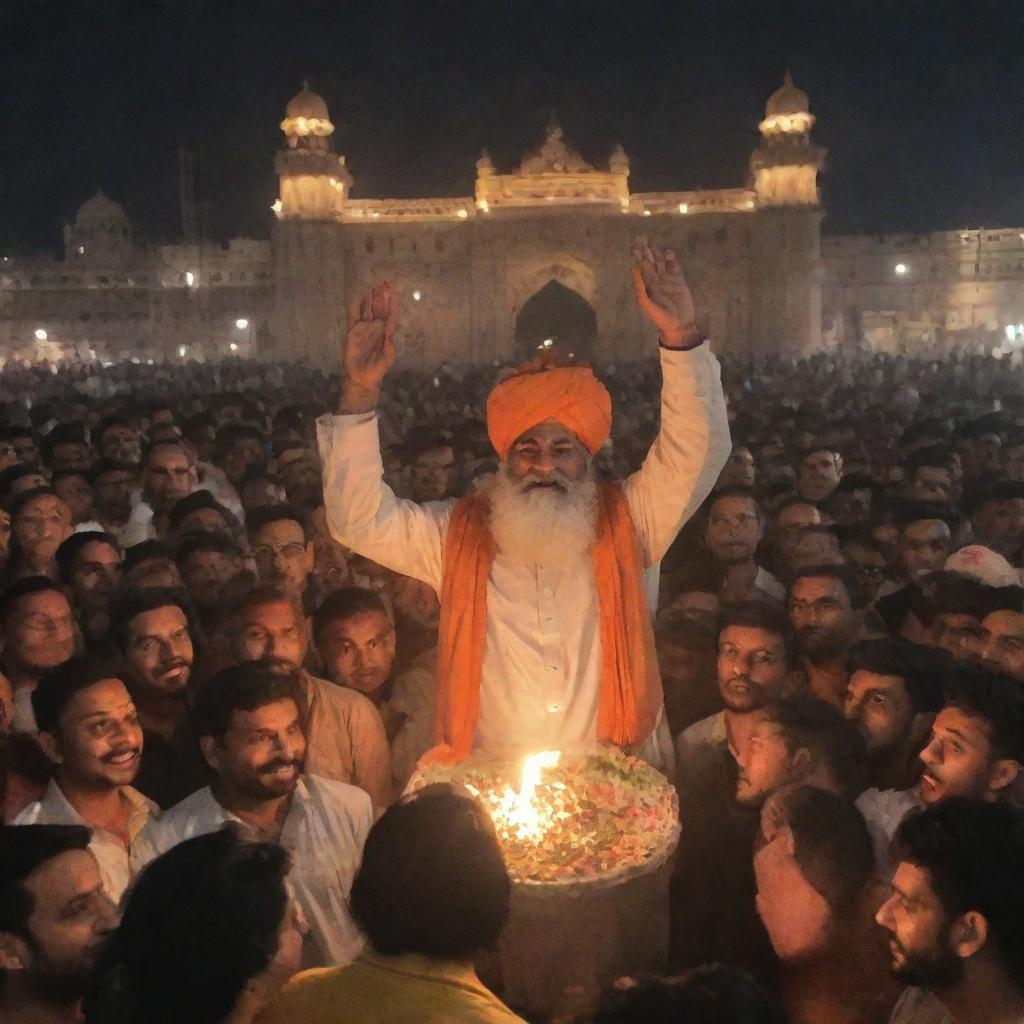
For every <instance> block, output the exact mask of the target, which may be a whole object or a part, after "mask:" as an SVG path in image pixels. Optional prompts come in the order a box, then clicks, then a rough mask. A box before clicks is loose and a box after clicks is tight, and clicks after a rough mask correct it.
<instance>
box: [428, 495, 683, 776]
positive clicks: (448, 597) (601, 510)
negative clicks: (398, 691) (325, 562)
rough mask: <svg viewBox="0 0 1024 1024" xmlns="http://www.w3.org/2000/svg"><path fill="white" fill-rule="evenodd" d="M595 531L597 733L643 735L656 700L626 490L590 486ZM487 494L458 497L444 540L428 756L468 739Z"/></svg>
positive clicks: (481, 614) (453, 754) (480, 654)
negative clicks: (594, 494)
mask: <svg viewBox="0 0 1024 1024" xmlns="http://www.w3.org/2000/svg"><path fill="white" fill-rule="evenodd" d="M598 495H599V497H598V536H597V540H596V542H595V543H594V546H593V547H592V548H591V558H592V559H593V563H594V578H595V580H596V582H597V596H598V604H599V607H600V615H601V633H600V635H601V703H600V711H599V713H598V723H597V732H598V739H601V740H610V741H611V742H612V743H615V744H616V745H618V746H627V745H636V744H639V743H642V742H643V741H644V740H645V739H647V737H648V736H649V735H650V734H651V733H652V732H653V731H654V726H655V723H656V721H657V718H658V713H659V711H660V710H661V706H662V700H663V698H662V691H661V676H660V673H659V672H658V662H657V658H656V657H655V651H654V630H653V629H652V627H651V619H650V615H649V613H648V609H647V601H646V598H645V595H644V558H643V550H642V548H641V545H640V541H639V538H638V537H637V535H636V531H635V530H634V528H633V521H632V519H631V517H630V514H629V506H628V505H627V504H626V498H625V495H624V494H623V493H622V490H621V488H620V487H619V486H618V485H617V484H614V483H604V484H601V485H600V487H599V491H598ZM487 522H488V501H487V497H486V495H482V494H471V495H467V496H466V497H464V498H462V499H461V500H460V501H459V502H458V504H457V505H456V506H455V508H454V510H453V511H452V518H451V522H450V524H449V527H448V534H447V537H446V539H445V550H444V576H443V579H442V582H441V627H440V635H439V646H438V658H437V720H436V727H437V737H436V738H437V742H438V743H439V744H440V747H439V748H435V749H434V750H433V751H431V752H430V753H429V755H428V760H458V759H461V758H464V757H467V756H468V755H469V753H470V751H471V750H472V748H473V738H474V735H475V732H476V722H477V716H478V715H479V712H480V676H481V672H482V670H483V659H484V639H485V636H486V628H487V579H488V577H489V576H490V571H491V562H492V561H493V560H494V553H495V547H494V541H493V539H492V538H491V534H490V529H489V528H488V525H487Z"/></svg>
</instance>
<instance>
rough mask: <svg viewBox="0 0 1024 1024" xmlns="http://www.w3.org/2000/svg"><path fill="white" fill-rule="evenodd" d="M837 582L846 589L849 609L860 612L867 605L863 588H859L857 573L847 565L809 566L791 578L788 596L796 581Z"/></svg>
mask: <svg viewBox="0 0 1024 1024" xmlns="http://www.w3.org/2000/svg"><path fill="white" fill-rule="evenodd" d="M804 579H812V580H820V579H827V580H838V581H839V582H840V583H841V584H842V585H843V586H844V587H845V588H846V596H847V597H848V598H849V599H850V607H851V608H852V609H853V610H854V611H860V610H861V609H862V608H863V607H865V605H866V604H867V599H866V598H865V597H864V588H863V587H862V586H861V582H860V579H859V578H858V576H857V572H856V570H854V569H851V568H850V566H848V565H811V566H808V567H807V568H806V569H801V570H800V571H799V572H797V573H796V575H795V576H794V577H793V580H792V582H791V583H790V585H789V592H790V594H792V593H793V587H794V585H795V584H796V582H797V580H804Z"/></svg>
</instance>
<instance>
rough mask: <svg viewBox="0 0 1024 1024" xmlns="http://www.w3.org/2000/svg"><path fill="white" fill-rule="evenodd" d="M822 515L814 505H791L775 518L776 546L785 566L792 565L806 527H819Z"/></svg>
mask: <svg viewBox="0 0 1024 1024" xmlns="http://www.w3.org/2000/svg"><path fill="white" fill-rule="evenodd" d="M820 523H821V513H820V512H819V511H818V510H817V508H815V506H814V505H789V506H787V507H786V508H784V509H782V511H781V512H779V513H777V515H776V517H775V546H776V548H777V549H778V552H779V555H780V557H781V558H782V561H783V563H784V564H785V565H787V566H788V565H789V564H790V559H791V558H792V557H793V549H794V548H795V547H796V543H797V541H798V540H799V539H800V531H801V530H802V529H803V528H804V527H805V526H818V525H819V524H820Z"/></svg>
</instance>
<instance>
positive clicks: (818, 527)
mask: <svg viewBox="0 0 1024 1024" xmlns="http://www.w3.org/2000/svg"><path fill="white" fill-rule="evenodd" d="M815 533H820V534H821V535H822V536H823V537H828V538H829V540H832V541H834V542H835V545H836V551H838V550H839V534H838V533H836V531H835V527H832V526H829V525H828V524H827V523H807V524H806V525H804V526H801V527H800V531H799V533H798V534H797V538H798V539H800V540H802V539H803V538H804V537H809V536H811V535H812V534H815Z"/></svg>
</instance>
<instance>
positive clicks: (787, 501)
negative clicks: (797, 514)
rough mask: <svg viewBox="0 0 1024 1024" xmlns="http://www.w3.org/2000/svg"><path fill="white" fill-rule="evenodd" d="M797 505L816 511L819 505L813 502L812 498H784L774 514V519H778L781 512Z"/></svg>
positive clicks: (791, 496)
mask: <svg viewBox="0 0 1024 1024" xmlns="http://www.w3.org/2000/svg"><path fill="white" fill-rule="evenodd" d="M795 505H808V506H810V507H811V508H814V509H816V508H817V507H818V503H817V502H816V501H811V499H810V498H805V497H803V496H802V495H800V494H791V495H790V496H789V497H788V498H783V499H782V500H781V501H780V502H779V503H778V504H777V505H776V506H775V509H774V511H773V512H772V518H773V519H777V518H778V516H779V513H780V512H784V511H785V510H786V509H787V508H793V507H794V506H795Z"/></svg>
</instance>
